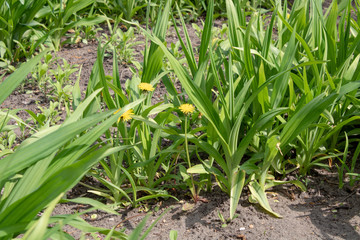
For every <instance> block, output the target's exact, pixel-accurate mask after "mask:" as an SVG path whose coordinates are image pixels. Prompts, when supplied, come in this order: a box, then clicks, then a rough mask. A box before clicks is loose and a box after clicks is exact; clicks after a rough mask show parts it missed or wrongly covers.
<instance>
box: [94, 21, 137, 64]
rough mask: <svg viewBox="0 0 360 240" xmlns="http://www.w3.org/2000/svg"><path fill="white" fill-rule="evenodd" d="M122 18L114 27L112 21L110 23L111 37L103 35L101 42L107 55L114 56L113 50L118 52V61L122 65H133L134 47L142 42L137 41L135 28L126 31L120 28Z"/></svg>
mask: <svg viewBox="0 0 360 240" xmlns="http://www.w3.org/2000/svg"><path fill="white" fill-rule="evenodd" d="M120 20H121V18H119V17H118V18H116V21H115V22H114V24H113V26H112V25H111V23H110V21H108V27H109V30H110V36H108V35H106V34H102V37H101V39H102V40H101V42H102V44H104V46H105V47H106V49H107V50H106V53H107V55H111V54H112V50H113V48H114V49H115V50H116V55H117V57H118V60H119V62H120V63H122V64H131V63H135V62H136V61H135V59H134V54H135V53H134V52H135V49H134V47H135V46H136V45H139V44H140V43H141V41H135V40H136V38H135V33H134V28H133V27H129V28H126V27H125V28H126V29H124V30H122V29H121V27H119V24H120Z"/></svg>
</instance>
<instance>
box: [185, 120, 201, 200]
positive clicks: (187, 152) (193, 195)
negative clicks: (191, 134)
mask: <svg viewBox="0 0 360 240" xmlns="http://www.w3.org/2000/svg"><path fill="white" fill-rule="evenodd" d="M185 151H186V157H187V162H188V165H189V168H191V162H190V155H189V146H188V141H187V116H186V117H185ZM190 179H191V184H192V186H190V191H191V194H192V197H193V199H194V202H195V203H196V202H197V199H198V197H197V194H196V190H195V184H194V177H193V175H192V173H190Z"/></svg>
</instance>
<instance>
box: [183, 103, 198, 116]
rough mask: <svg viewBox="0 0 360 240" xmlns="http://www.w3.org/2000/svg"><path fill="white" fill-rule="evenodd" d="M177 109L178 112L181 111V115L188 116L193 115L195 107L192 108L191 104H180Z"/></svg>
mask: <svg viewBox="0 0 360 240" xmlns="http://www.w3.org/2000/svg"><path fill="white" fill-rule="evenodd" d="M179 109H180V111H182V112H183V113H185V114H189V113H193V112H194V110H195V107H194V105H192V104H189V103H184V104H181V105H180V107H179Z"/></svg>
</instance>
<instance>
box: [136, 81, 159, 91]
mask: <svg viewBox="0 0 360 240" xmlns="http://www.w3.org/2000/svg"><path fill="white" fill-rule="evenodd" d="M138 87H139V88H140V90H143V91H146V92H152V91H154V89H155V88H154V87H153V86H152V85H151V84H150V83H140V84H139V85H138Z"/></svg>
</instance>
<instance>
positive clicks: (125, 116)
mask: <svg viewBox="0 0 360 240" xmlns="http://www.w3.org/2000/svg"><path fill="white" fill-rule="evenodd" d="M120 110H121V108H119V109H118V110H116V112H114V114H116V113H118V112H119V111H120ZM131 115H134V110H132V109H130V110H127V111H126V112H124V113H123V114H122V115H121V116H120V117H119V118H118V121H117V122H120V120H122V121H123V122H127V121H129V120H131V119H132V117H131Z"/></svg>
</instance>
